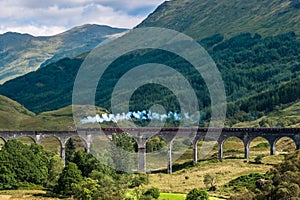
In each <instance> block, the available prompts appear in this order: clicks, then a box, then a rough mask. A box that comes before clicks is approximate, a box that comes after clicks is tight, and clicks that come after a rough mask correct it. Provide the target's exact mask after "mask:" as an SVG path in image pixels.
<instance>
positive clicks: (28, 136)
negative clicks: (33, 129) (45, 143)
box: [16, 135, 37, 145]
mask: <svg viewBox="0 0 300 200" xmlns="http://www.w3.org/2000/svg"><path fill="white" fill-rule="evenodd" d="M22 138H23V139H22ZM25 138H27V139H25ZM16 139H17V140H19V141H21V142H22V143H24V144H27V145H30V144H31V143H37V141H36V139H35V138H34V137H32V136H31V135H20V136H17V137H16Z"/></svg>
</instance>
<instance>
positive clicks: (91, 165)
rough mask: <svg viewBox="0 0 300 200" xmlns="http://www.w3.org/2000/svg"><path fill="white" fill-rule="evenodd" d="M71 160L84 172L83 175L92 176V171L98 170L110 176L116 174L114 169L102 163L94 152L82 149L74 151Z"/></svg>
mask: <svg viewBox="0 0 300 200" xmlns="http://www.w3.org/2000/svg"><path fill="white" fill-rule="evenodd" d="M71 162H73V163H75V164H76V165H77V166H78V169H79V170H80V171H81V172H82V176H84V177H90V174H91V172H92V171H95V170H96V171H98V172H101V173H104V174H106V175H109V176H113V175H114V171H113V170H112V169H111V168H109V167H108V166H106V165H104V164H102V163H101V162H100V161H99V160H97V159H96V158H95V157H94V156H93V155H92V154H87V153H86V152H84V151H82V150H80V151H76V152H75V153H74V157H73V159H72V160H71Z"/></svg>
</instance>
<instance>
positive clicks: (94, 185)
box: [72, 178, 101, 200]
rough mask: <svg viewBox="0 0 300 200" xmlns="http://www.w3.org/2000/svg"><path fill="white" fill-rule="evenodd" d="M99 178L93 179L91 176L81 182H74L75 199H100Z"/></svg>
mask: <svg viewBox="0 0 300 200" xmlns="http://www.w3.org/2000/svg"><path fill="white" fill-rule="evenodd" d="M99 187H100V186H99V185H98V181H97V180H93V179H91V178H85V179H84V180H83V181H81V182H79V183H73V184H72V191H73V194H74V197H75V199H81V200H92V199H100V197H101V196H99V189H100V188H99Z"/></svg>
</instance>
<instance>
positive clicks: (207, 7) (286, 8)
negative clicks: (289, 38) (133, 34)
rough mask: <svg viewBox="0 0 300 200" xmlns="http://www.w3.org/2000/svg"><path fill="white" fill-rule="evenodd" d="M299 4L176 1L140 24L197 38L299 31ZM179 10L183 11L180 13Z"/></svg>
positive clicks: (284, 1)
mask: <svg viewBox="0 0 300 200" xmlns="http://www.w3.org/2000/svg"><path fill="white" fill-rule="evenodd" d="M299 8H300V3H299V1H297V0H293V1H290V0H282V1H273V0H265V1H261V0H253V1H246V0H224V1H218V0H212V1H206V0H173V1H167V2H165V3H164V4H162V5H161V6H160V7H158V8H157V10H156V11H155V12H154V13H153V14H151V15H150V16H149V17H148V18H147V19H146V20H145V21H144V22H142V23H141V24H140V25H139V27H147V26H148V27H151V26H155V27H164V28H170V29H174V30H177V31H180V32H184V33H186V34H188V35H190V36H191V37H193V38H195V39H200V38H205V37H208V36H211V35H214V34H217V33H223V34H224V35H226V36H233V35H236V34H239V33H241V32H250V33H260V34H261V35H265V36H266V35H277V34H279V33H282V32H289V31H295V32H296V33H298V34H299V33H300V9H299ZM179 13H180V14H179Z"/></svg>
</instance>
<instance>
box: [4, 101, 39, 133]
mask: <svg viewBox="0 0 300 200" xmlns="http://www.w3.org/2000/svg"><path fill="white" fill-rule="evenodd" d="M34 115H35V114H34V113H32V112H30V111H29V110H27V109H26V108H24V106H22V105H20V104H19V103H17V102H15V101H13V100H11V99H9V98H7V97H5V96H2V95H0V119H1V120H0V130H11V129H14V128H15V127H18V126H19V125H20V123H21V121H23V120H27V119H29V118H32V117H34Z"/></svg>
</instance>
